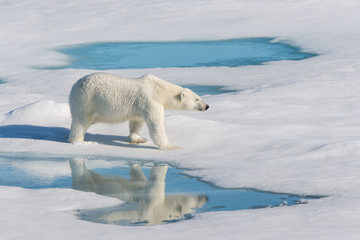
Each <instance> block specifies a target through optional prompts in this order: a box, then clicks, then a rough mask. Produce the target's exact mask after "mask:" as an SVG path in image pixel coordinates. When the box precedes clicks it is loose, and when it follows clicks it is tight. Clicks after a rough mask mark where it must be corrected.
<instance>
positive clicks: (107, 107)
mask: <svg viewBox="0 0 360 240" xmlns="http://www.w3.org/2000/svg"><path fill="white" fill-rule="evenodd" d="M69 103H70V109H71V116H72V124H71V131H70V136H69V141H70V142H71V143H75V142H82V141H84V135H85V133H86V131H87V130H88V128H89V127H90V125H92V124H95V123H98V122H104V123H120V122H125V121H129V125H130V135H129V141H130V143H143V142H145V141H146V140H144V139H142V138H141V137H140V136H139V132H140V129H141V127H142V125H143V124H144V122H145V123H146V124H147V126H148V128H149V132H150V136H151V139H152V140H153V142H154V143H155V144H156V145H157V146H159V148H160V149H175V148H176V147H174V146H172V145H171V144H170V142H169V140H168V138H167V136H166V132H165V126H164V110H165V109H169V110H195V111H206V110H207V109H208V108H209V105H207V104H206V103H205V102H204V101H202V100H201V98H200V97H199V96H198V95H197V94H195V93H194V92H192V91H191V90H189V89H186V88H182V87H180V86H178V85H175V84H171V83H168V82H166V81H164V80H162V79H160V78H158V77H155V76H153V75H144V76H142V77H140V78H137V79H129V78H123V77H119V76H115V75H112V74H107V73H93V74H90V75H87V76H85V77H83V78H81V79H80V80H78V81H77V82H76V83H75V84H74V86H73V87H72V90H71V92H70V97H69Z"/></svg>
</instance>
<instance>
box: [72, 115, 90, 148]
mask: <svg viewBox="0 0 360 240" xmlns="http://www.w3.org/2000/svg"><path fill="white" fill-rule="evenodd" d="M89 127H90V124H89V123H88V122H87V121H86V120H84V121H79V120H76V119H73V121H72V123H71V130H70V135H69V142H70V143H76V142H83V141H84V136H85V133H86V131H87V130H88V128H89Z"/></svg>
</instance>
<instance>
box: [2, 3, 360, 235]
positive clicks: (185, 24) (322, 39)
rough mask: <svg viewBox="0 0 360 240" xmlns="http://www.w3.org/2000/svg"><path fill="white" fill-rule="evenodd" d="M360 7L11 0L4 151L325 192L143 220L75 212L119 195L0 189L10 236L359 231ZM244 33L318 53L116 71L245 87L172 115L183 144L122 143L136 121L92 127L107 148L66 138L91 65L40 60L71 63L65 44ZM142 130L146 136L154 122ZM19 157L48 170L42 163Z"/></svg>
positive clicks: (223, 182) (5, 23)
mask: <svg viewBox="0 0 360 240" xmlns="http://www.w3.org/2000/svg"><path fill="white" fill-rule="evenodd" d="M359 7H360V3H359V1H356V0H348V1H340V0H331V1H321V0H305V1H292V0H291V1H281V0H267V1H263V0H260V1H249V0H241V1H235V0H226V1H207V0H199V1H196V2H194V1H187V0H185V1H176V2H175V1H164V0H157V1H141V0H140V1H130V0H122V1H116V0H106V1H104V0H101V1H100V0H94V1H91V2H89V1H84V0H78V1H70V0H65V1H55V0H52V1H42V0H31V1H24V0H11V1H10V0H5V1H1V3H0V9H1V12H2V15H1V16H0V28H1V31H0V36H1V37H0V51H1V56H0V68H1V69H2V71H1V73H0V79H1V80H2V81H3V82H5V83H4V84H0V89H1V92H0V96H1V102H0V153H1V154H14V155H15V154H20V153H21V152H31V153H34V154H43V155H44V154H45V155H46V154H49V155H51V156H53V155H56V154H58V155H64V154H66V155H82V156H90V155H104V156H114V157H121V158H131V159H136V158H140V159H151V160H160V161H166V162H168V163H171V164H175V165H176V166H179V167H183V168H187V169H194V170H189V171H188V173H189V174H191V175H194V176H198V177H201V178H203V179H204V180H206V181H211V182H213V183H214V184H216V185H219V186H223V187H247V188H256V189H259V190H265V191H274V192H287V193H296V194H312V195H325V196H329V197H327V198H322V199H320V200H311V201H310V202H309V203H308V204H305V205H298V206H291V207H280V208H268V209H257V210H245V211H234V212H216V213H204V214H199V215H196V217H195V218H194V219H191V220H187V221H182V222H179V223H176V224H167V225H158V226H152V227H139V228H137V227H136V228H135V227H121V226H112V225H102V224H95V223H90V222H86V221H82V220H79V219H77V218H76V216H75V215H74V211H76V209H80V208H81V209H84V208H94V207H99V206H102V207H103V206H105V205H116V204H118V202H117V201H116V200H114V199H111V198H105V197H102V196H98V195H95V194H92V193H84V192H78V191H75V190H71V189H46V190H27V189H22V188H16V187H4V186H0V212H1V215H0V222H1V224H0V238H1V239H6V240H7V239H21V238H23V239H41V238H43V239H65V238H66V239H112V238H115V237H121V238H124V239H139V238H140V239H141V238H145V237H147V238H157V239H169V238H171V239H199V238H206V239H218V238H226V239H239V238H243V239H357V238H358V236H359V235H360V224H359V222H360V215H359V214H358V213H359V211H360V201H359V200H358V199H359V198H360V191H359V188H358V186H359V184H360V174H359V172H360V163H359V161H358V159H359V157H360V150H359V149H360V137H359V132H360V124H359V122H360V106H359V105H360V99H359V96H360V94H359V93H360V85H359V84H358V82H357V81H358V79H359V76H360V60H359V55H360V47H359V46H358V42H359V41H358V40H359V38H360V31H359V28H358V25H359V23H360V16H359V14H358V9H359ZM242 37H276V38H277V39H278V40H283V41H288V42H290V43H292V44H294V45H297V46H300V47H302V48H303V49H305V50H310V51H315V52H317V53H319V54H321V55H320V56H318V57H315V58H311V59H307V60H302V61H280V62H271V63H268V64H266V65H261V66H246V67H237V68H226V67H211V68H165V69H131V70H112V71H107V72H111V73H114V74H118V75H122V76H126V77H139V76H141V75H143V74H145V73H151V74H154V75H156V76H158V77H161V78H163V79H165V80H167V81H171V82H174V83H176V84H207V85H225V86H227V87H228V88H229V89H238V90H239V92H237V93H235V94H234V93H228V94H222V95H211V96H210V95H208V96H205V97H204V100H205V101H206V102H208V103H209V105H210V109H209V110H208V111H207V112H205V113H194V112H175V111H174V112H172V111H170V112H167V113H166V119H165V121H166V128H167V133H168V137H169V139H170V141H171V142H172V144H174V145H176V146H181V147H182V149H181V150H176V151H159V150H157V149H155V147H154V145H153V143H152V142H151V141H149V142H148V143H146V144H145V145H144V147H142V146H137V147H130V145H128V144H127V143H126V142H124V141H123V140H124V136H126V135H127V134H128V132H127V131H128V126H127V125H126V124H122V125H94V126H92V127H91V128H90V130H89V135H88V137H89V140H91V141H97V142H99V143H98V144H87V145H71V144H68V143H67V142H66V138H67V133H68V129H69V127H70V113H69V110H68V104H67V98H68V94H69V92H70V89H71V86H72V84H73V83H74V82H75V81H76V80H77V79H79V78H80V77H82V76H84V75H85V74H88V73H91V72H94V70H91V69H80V70H79V69H64V70H42V69H40V68H31V67H32V66H36V67H39V66H49V65H59V64H63V63H65V62H66V60H67V57H66V56H64V55H62V54H59V53H56V52H54V51H52V50H51V49H52V48H55V47H59V46H63V45H67V44H76V43H91V42H104V41H140V40H141V41H150V40H152V41H155V40H162V41H166V40H203V39H205V40H208V39H229V38H242ZM142 134H143V136H144V137H145V138H148V139H149V135H148V132H147V130H146V129H144V130H143V133H142ZM34 165H37V163H36V162H35V163H34ZM17 166H19V167H23V168H27V169H30V170H31V169H32V170H33V171H34V172H36V171H40V173H39V174H43V172H44V171H45V169H44V168H45V167H46V166H43V167H42V168H31V167H30V166H25V165H21V164H18V165H17ZM59 167H60V168H63V166H59ZM60 171H62V170H60Z"/></svg>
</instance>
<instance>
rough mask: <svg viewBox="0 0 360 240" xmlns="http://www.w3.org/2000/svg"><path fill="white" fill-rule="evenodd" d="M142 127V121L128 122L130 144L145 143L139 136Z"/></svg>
mask: <svg viewBox="0 0 360 240" xmlns="http://www.w3.org/2000/svg"><path fill="white" fill-rule="evenodd" d="M143 125H144V121H143V120H130V122H129V129H130V135H129V142H130V143H132V144H137V143H145V142H146V139H143V138H141V137H140V136H139V132H140V130H141V127H142V126H143Z"/></svg>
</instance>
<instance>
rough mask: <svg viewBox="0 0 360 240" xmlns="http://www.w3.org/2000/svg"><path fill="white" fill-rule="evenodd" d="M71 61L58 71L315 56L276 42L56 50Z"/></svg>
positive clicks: (247, 62) (231, 63) (241, 62)
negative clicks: (63, 69)
mask: <svg viewBox="0 0 360 240" xmlns="http://www.w3.org/2000/svg"><path fill="white" fill-rule="evenodd" d="M55 50H56V51H58V52H60V53H63V54H66V55H68V56H69V57H70V59H71V60H70V62H69V63H68V64H66V65H63V66H58V67H54V68H53V69H57V68H75V69H94V70H107V69H132V68H139V69H141V68H166V67H221V66H224V67H238V66H243V65H258V64H263V63H265V62H269V61H280V60H301V59H306V58H310V57H314V56H316V54H314V53H310V52H305V51H302V50H301V49H300V48H298V47H296V46H293V45H290V44H287V43H284V42H279V41H274V39H273V38H246V39H229V40H219V41H182V42H102V43H101V42H100V43H86V44H79V45H70V46H64V47H60V48H58V49H55Z"/></svg>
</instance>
